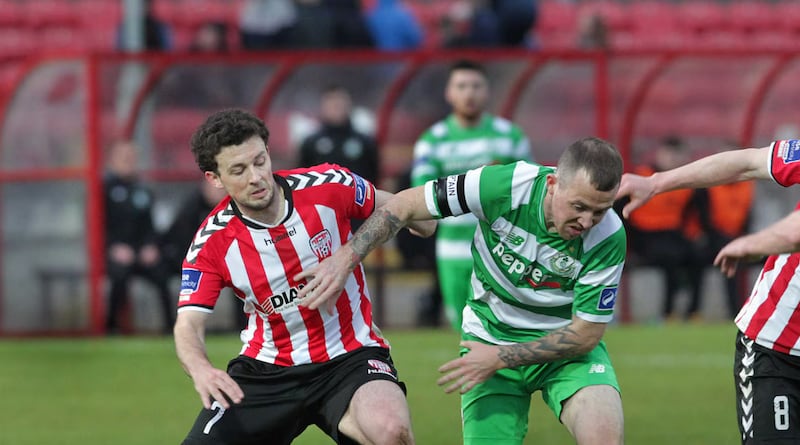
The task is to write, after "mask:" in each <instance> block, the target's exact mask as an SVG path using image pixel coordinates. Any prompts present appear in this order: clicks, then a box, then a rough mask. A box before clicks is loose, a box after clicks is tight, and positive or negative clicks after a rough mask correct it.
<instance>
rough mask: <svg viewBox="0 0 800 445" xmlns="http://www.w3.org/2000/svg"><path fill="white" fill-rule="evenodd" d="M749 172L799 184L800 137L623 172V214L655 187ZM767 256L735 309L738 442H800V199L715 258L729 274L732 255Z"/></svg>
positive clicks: (745, 176)
mask: <svg viewBox="0 0 800 445" xmlns="http://www.w3.org/2000/svg"><path fill="white" fill-rule="evenodd" d="M751 179H769V180H772V181H775V182H776V183H778V184H780V185H781V186H783V187H788V186H790V185H794V184H800V140H782V141H775V142H773V143H771V144H770V145H768V146H766V147H761V148H747V149H740V150H730V151H724V152H720V153H716V154H713V155H711V156H707V157H705V158H701V159H698V160H697V161H694V162H692V163H689V164H686V165H684V166H682V167H678V168H676V169H672V170H667V171H665V172H659V173H655V174H653V175H652V176H647V177H642V176H638V175H632V174H625V175H624V176H623V178H622V185H621V186H620V190H619V197H620V198H622V197H625V196H627V197H630V202H629V203H628V204H627V205H626V206H625V207H624V208H623V210H622V212H623V216H625V217H627V216H628V215H630V213H631V212H632V211H633V210H635V209H636V208H638V207H639V206H641V205H643V204H644V203H645V202H647V201H648V200H649V199H650V198H651V197H653V196H654V195H656V194H658V193H663V192H667V191H670V190H676V189H680V188H705V187H712V186H716V185H721V184H730V183H733V182H739V181H747V180H751ZM765 256H767V257H768V258H767V260H766V262H765V263H764V266H763V268H762V270H761V273H760V274H759V276H758V279H757V281H756V283H755V285H754V286H753V290H752V292H751V293H750V296H749V297H748V298H747V300H746V301H745V303H744V306H743V307H742V309H741V310H740V311H739V314H738V315H737V316H736V319H735V323H736V326H737V328H738V332H737V334H736V356H735V360H734V369H733V375H734V381H735V385H736V411H737V416H738V424H739V430H740V432H741V433H742V443H743V444H747V445H754V444H767V443H769V444H790V443H791V444H795V443H800V268H798V265H800V203H798V206H797V207H796V208H795V210H794V211H793V212H792V213H790V214H789V215H788V216H786V217H785V218H783V219H781V220H780V221H778V222H776V223H774V224H772V225H770V226H768V227H766V228H764V229H762V230H760V231H758V232H755V233H753V234H749V235H744V236H741V237H739V238H736V239H734V240H733V241H731V242H730V243H728V244H727V245H725V246H724V247H723V248H722V249H721V250H720V251H719V253H718V254H717V257H716V258H715V259H714V264H715V265H717V266H719V267H720V269H721V270H722V272H723V273H724V274H725V275H727V276H728V277H731V276H733V275H734V274H735V273H736V268H737V266H738V264H739V262H742V261H749V260H754V259H758V258H762V257H765Z"/></svg>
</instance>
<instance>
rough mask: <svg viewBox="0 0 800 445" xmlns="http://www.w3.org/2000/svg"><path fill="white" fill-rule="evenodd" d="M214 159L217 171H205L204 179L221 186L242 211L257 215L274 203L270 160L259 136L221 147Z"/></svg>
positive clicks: (255, 216) (248, 214) (274, 186)
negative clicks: (238, 143)
mask: <svg viewBox="0 0 800 445" xmlns="http://www.w3.org/2000/svg"><path fill="white" fill-rule="evenodd" d="M216 161H217V166H218V167H217V170H218V172H219V173H215V172H206V178H207V179H208V180H209V181H211V182H212V183H213V184H214V185H215V186H217V187H222V188H224V189H225V191H226V192H227V193H228V194H229V195H231V198H232V199H233V200H234V201H235V202H236V204H237V205H238V206H239V209H240V210H241V211H242V213H243V214H245V215H246V216H249V217H253V218H257V217H258V216H260V214H261V212H262V211H263V210H267V209H269V208H270V206H276V203H277V202H278V200H277V199H276V196H275V188H276V185H275V180H274V179H273V177H272V161H271V160H270V157H269V153H268V152H267V146H266V145H265V144H264V141H263V140H262V139H261V137H259V136H253V137H251V138H250V139H248V140H246V141H244V142H243V143H242V144H240V145H229V146H227V147H223V148H222V150H221V151H220V152H219V154H218V155H217V157H216Z"/></svg>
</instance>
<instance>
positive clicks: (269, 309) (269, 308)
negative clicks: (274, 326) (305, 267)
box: [258, 284, 305, 315]
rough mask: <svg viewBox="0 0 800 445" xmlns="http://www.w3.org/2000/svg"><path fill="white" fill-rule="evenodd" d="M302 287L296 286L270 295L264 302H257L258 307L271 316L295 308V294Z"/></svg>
mask: <svg viewBox="0 0 800 445" xmlns="http://www.w3.org/2000/svg"><path fill="white" fill-rule="evenodd" d="M303 287H305V285H304V284H298V285H297V286H295V287H291V288H289V289H288V290H286V291H284V292H282V293H280V294H275V295H271V296H270V297H269V298H267V299H265V300H264V301H261V302H259V303H258V305H259V306H261V309H264V312H266V313H267V315H272V314H274V313H276V312H277V313H279V314H280V313H281V312H284V311H287V310H289V309H292V308H294V307H297V303H298V301H297V292H298V291H299V290H300V289H302V288H303Z"/></svg>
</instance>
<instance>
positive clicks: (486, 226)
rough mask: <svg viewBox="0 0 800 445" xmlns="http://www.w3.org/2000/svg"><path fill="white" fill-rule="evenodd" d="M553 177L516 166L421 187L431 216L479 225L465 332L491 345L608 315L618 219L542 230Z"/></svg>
mask: <svg viewBox="0 0 800 445" xmlns="http://www.w3.org/2000/svg"><path fill="white" fill-rule="evenodd" d="M554 172H555V169H554V168H552V167H543V166H540V165H537V164H532V163H527V162H516V163H514V164H508V165H497V166H487V167H481V168H478V169H474V170H470V171H468V172H467V173H465V174H461V175H452V176H448V177H445V178H440V179H438V180H432V181H428V182H427V183H426V184H425V201H426V205H427V207H428V210H429V211H430V213H431V215H433V216H434V217H436V218H442V217H446V216H449V215H461V214H464V213H468V212H471V213H472V214H473V215H475V216H476V217H477V218H478V220H479V221H480V222H479V228H478V230H477V231H476V232H475V237H474V239H473V243H472V257H473V261H474V268H473V275H472V289H473V293H474V298H473V299H472V300H469V301H467V308H466V309H465V310H464V322H463V325H462V328H463V330H464V332H466V333H469V334H472V335H475V336H477V337H479V338H482V339H484V340H486V341H489V342H492V343H496V344H505V343H518V342H524V341H530V340H533V339H536V338H539V337H541V336H543V335H546V334H547V333H548V332H549V331H551V330H553V329H557V328H560V327H563V326H566V325H568V324H569V323H570V320H571V318H572V315H573V314H575V315H577V316H578V317H580V318H582V319H584V320H587V321H591V322H597V323H608V322H610V321H611V319H612V318H613V313H614V304H615V302H616V297H617V288H618V284H619V280H620V276H621V275H622V268H623V265H624V262H625V250H626V239H625V229H624V228H623V226H622V221H621V220H620V218H619V216H617V214H616V213H615V212H614V211H613V210H609V211H608V212H607V213H606V214H605V216H604V217H603V219H602V220H601V221H600V222H599V223H598V224H597V225H596V226H594V227H592V228H591V229H589V230H588V231H586V232H584V233H583V234H581V236H579V237H578V238H576V239H573V240H565V239H563V238H561V237H560V236H558V234H557V233H551V232H548V230H547V227H546V224H545V218H544V209H543V203H544V197H545V193H546V191H547V186H546V180H545V179H546V176H547V175H548V174H550V173H554Z"/></svg>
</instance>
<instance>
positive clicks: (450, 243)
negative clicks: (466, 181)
mask: <svg viewBox="0 0 800 445" xmlns="http://www.w3.org/2000/svg"><path fill="white" fill-rule="evenodd" d="M529 160H532V158H531V148H530V143H529V142H528V138H527V137H526V136H525V133H524V132H523V131H522V129H521V128H520V127H518V126H516V125H514V124H513V123H512V122H511V121H509V120H507V119H504V118H502V117H499V116H494V115H492V114H489V113H484V115H483V116H482V117H481V120H480V122H479V123H478V125H476V126H474V127H462V126H461V125H460V124H459V123H458V120H457V119H456V118H455V116H453V115H450V116H448V117H447V119H445V120H442V121H439V122H437V123H435V124H434V125H433V126H431V127H430V128H429V129H428V130H427V131H426V132H425V133H423V134H422V136H421V137H420V139H419V140H418V141H417V143H416V144H415V145H414V167H413V168H412V170H411V185H412V186H418V185H422V184H425V183H426V182H427V181H430V180H432V179H437V178H441V177H442V176H449V175H456V174H459V173H464V172H465V171H467V170H469V169H473V168H478V167H482V166H484V165H492V164H508V163H511V162H516V161H529ZM477 225H478V221H477V220H476V219H475V218H474V217H473V216H472V215H469V214H465V215H461V216H458V217H455V216H453V217H449V218H444V219H442V220H441V221H440V222H439V226H438V228H437V229H436V256H437V257H438V258H440V259H466V260H469V259H470V257H471V256H470V247H469V246H470V242H471V240H472V236H473V235H474V234H475V227H476V226H477Z"/></svg>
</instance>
